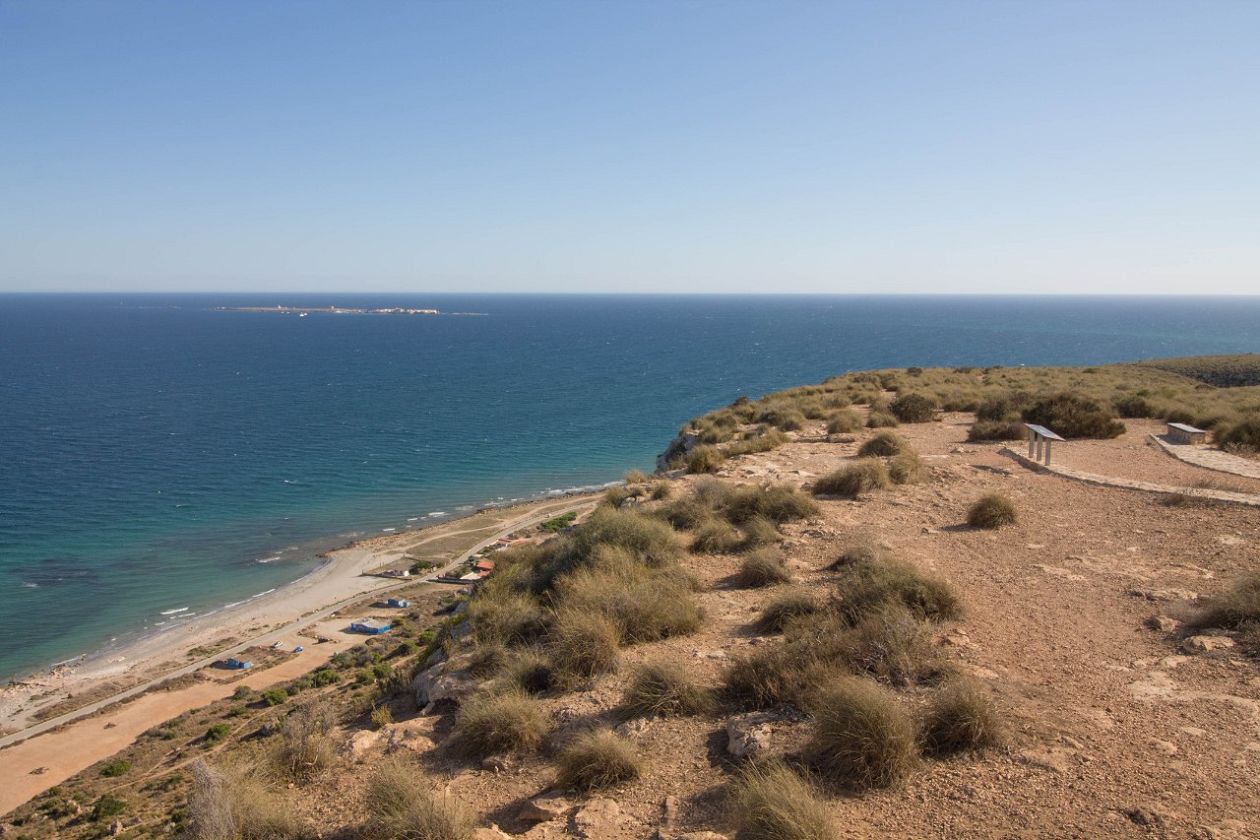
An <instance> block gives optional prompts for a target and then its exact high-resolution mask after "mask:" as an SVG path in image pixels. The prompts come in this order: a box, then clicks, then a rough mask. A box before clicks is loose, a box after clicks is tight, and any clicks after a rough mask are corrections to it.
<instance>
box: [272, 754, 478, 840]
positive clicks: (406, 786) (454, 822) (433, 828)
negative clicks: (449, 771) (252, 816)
mask: <svg viewBox="0 0 1260 840" xmlns="http://www.w3.org/2000/svg"><path fill="white" fill-rule="evenodd" d="M418 775H419V774H418V773H417V772H416V771H415V770H414V769H413V768H410V767H407V766H405V765H403V764H401V763H399V762H393V761H391V762H387V763H385V764H383V765H382V766H380V767H379V768H377V770H376V772H375V773H374V774H373V775H372V777H371V780H370V781H369V783H368V789H367V797H366V803H365V804H366V806H367V812H368V814H370V815H371V816H370V817H369V818H368V821H367V823H366V824H365V825H364V826H363V827H362V829H361V830H360V831H359V834H358V837H359V838H360V840H471V838H472V837H473V831H474V830H475V827H476V823H475V822H474V820H473V817H472V815H471V814H470V813H469V812H468V811H466V810H465V809H464V808H463V807H462V806H460V805H459V803H457V802H455V801H453V800H451V799H450V798H449V797H448V796H446V795H442V796H438V795H437V794H435V793H433V792H431V791H429V790H427V789H426V788H425V786H424V784H423V782H422V781H421V780H419V779H417V776H418ZM418 782H419V784H418ZM260 840H262V838H260Z"/></svg>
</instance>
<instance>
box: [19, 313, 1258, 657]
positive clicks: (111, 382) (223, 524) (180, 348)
mask: <svg viewBox="0 0 1260 840" xmlns="http://www.w3.org/2000/svg"><path fill="white" fill-rule="evenodd" d="M276 303H283V304H290V305H327V304H330V303H336V304H338V305H342V306H417V307H436V308H439V309H442V310H444V311H468V312H480V313H485V314H484V315H482V316H478V317H436V318H435V317H383V316H334V315H312V316H310V317H307V318H297V317H296V316H279V315H272V314H256V313H225V312H215V311H211V307H213V306H233V305H273V304H276ZM1256 350H1260V298H1248V299H1238V298H1233V299H1187V298H1179V299H1170V298H1160V299H1134V298H1104V299H1097V298H1093V299H1080V298H1077V299H1072V298H974V297H954V298H926V297H910V298H905V297H771V298H756V297H716V298H715V297H620V296H619V297H596V296H590V297H582V296H528V297H517V296H451V295H423V296H421V295H389V296H362V295H360V296H355V295H337V296H324V295H319V296H314V295H266V296H257V297H254V296H241V295H216V296H156V295H126V296H118V295H113V296H101V295H75V296H40V295H27V296H0V675H8V674H11V673H17V672H21V671H23V670H25V669H29V668H32V667H35V666H37V665H40V664H46V663H49V662H52V661H56V660H59V659H63V658H67V657H70V656H73V655H75V654H78V653H81V652H84V651H87V650H90V649H93V648H95V647H97V646H99V645H101V644H102V643H104V642H106V641H107V640H109V639H110V638H111V637H114V636H117V635H119V634H123V633H128V632H135V631H138V630H142V629H145V628H150V629H152V628H154V627H155V626H158V622H161V621H169V620H171V619H170V618H169V617H164V616H163V615H162V613H163V611H167V610H172V609H177V608H180V607H188V608H189V611H190V612H193V611H204V610H207V609H212V608H215V607H217V606H221V605H223V604H224V603H226V602H232V601H238V600H241V599H243V598H246V597H249V596H251V595H254V594H256V593H259V592H262V591H264V590H267V589H270V588H271V587H275V586H278V585H280V584H282V583H284V582H286V581H289V580H292V579H294V578H295V577H297V576H299V575H300V574H302V573H303V572H305V571H306V570H308V569H309V568H310V567H311V565H312V563H313V562H314V560H313V558H314V555H315V553H316V552H317V551H318V550H320V549H323V548H326V547H329V546H331V545H333V544H336V543H340V542H344V541H345V539H346V538H347V537H348V536H350V535H354V534H369V533H376V532H379V531H380V530H381V529H382V528H387V527H399V526H404V525H407V524H408V523H407V520H408V519H410V518H412V517H421V520H419V521H420V522H423V521H425V520H424V517H425V516H426V514H429V513H432V512H436V511H444V512H447V513H448V514H455V513H457V512H458V511H461V510H465V509H467V508H468V506H478V505H481V504H483V503H485V502H489V501H494V500H499V499H508V498H517V497H524V496H529V495H534V494H538V493H541V492H543V491H546V490H548V489H558V488H567V487H573V486H578V485H587V484H594V483H601V482H606V481H610V480H614V479H616V478H617V477H618V476H620V475H621V473H622V472H623V471H624V470H625V469H627V468H629V467H640V468H644V469H650V468H651V466H652V464H653V459H654V456H655V454H656V453H657V452H658V451H660V449H661V448H663V446H664V445H665V443H666V442H667V441H668V440H669V438H670V437H671V436H672V435H673V433H674V431H675V430H676V429H677V427H678V426H679V424H680V423H681V422H682V421H684V420H685V419H687V418H688V417H691V416H693V415H695V414H698V413H700V412H702V411H705V410H708V409H710V408H713V407H716V406H719V405H722V404H725V403H727V402H730V401H731V400H732V399H734V398H735V397H736V396H737V395H739V394H750V395H757V394H760V393H764V392H766V391H770V390H777V389H780V388H784V387H787V386H791V385H796V384H801V383H807V382H815V381H818V380H821V379H823V378H825V377H827V376H830V375H833V374H836V373H840V372H843V371H846V370H853V369H862V368H871V367H892V366H905V365H911V364H915V365H924V366H930V365H962V364H976V365H979V364H1006V365H1013V364H1091V363H1101V362H1109V361H1121V360H1131V359H1138V358H1150V357H1155V356H1170V355H1186V354H1197V353H1232V352H1244V351H1256ZM433 519H434V518H432V517H430V518H429V520H428V521H433ZM411 524H412V525H413V526H414V525H416V524H419V522H416V523H411ZM277 557H278V558H279V559H277V560H271V561H270V562H259V561H261V560H268V559H270V558H277Z"/></svg>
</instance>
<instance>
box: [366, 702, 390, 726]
mask: <svg viewBox="0 0 1260 840" xmlns="http://www.w3.org/2000/svg"><path fill="white" fill-rule="evenodd" d="M368 719H369V720H370V721H371V722H372V727H373V728H374V729H384V728H385V727H387V726H389V725H390V724H391V723H393V722H394V713H393V712H391V711H390V710H389V706H377V707H376V708H375V709H373V710H372V714H371V715H370V716H369V717H368Z"/></svg>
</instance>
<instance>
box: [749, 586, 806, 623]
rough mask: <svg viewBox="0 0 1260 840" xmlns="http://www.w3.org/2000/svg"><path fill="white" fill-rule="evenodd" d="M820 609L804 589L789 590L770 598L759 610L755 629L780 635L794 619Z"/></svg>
mask: <svg viewBox="0 0 1260 840" xmlns="http://www.w3.org/2000/svg"><path fill="white" fill-rule="evenodd" d="M820 609H822V605H821V604H820V603H819V602H818V600H817V599H816V598H815V597H814V596H813V595H812V594H810V593H809V592H808V591H807V590H804V589H790V590H788V591H787V592H783V593H781V594H780V595H777V596H775V597H774V598H771V599H770V601H768V602H767V603H766V605H765V606H764V607H762V608H761V615H760V617H759V618H758V619H757V628H758V629H759V630H761V631H762V632H764V633H780V632H782V631H783V628H784V627H786V626H787V623H788V622H789V621H791V620H793V619H795V618H800V617H801V616H804V615H810V614H812V613H816V612H818V611H819V610H820Z"/></svg>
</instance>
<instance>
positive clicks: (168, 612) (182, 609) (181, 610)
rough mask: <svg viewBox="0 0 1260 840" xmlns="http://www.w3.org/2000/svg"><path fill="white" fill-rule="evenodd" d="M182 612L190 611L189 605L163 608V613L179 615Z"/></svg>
mask: <svg viewBox="0 0 1260 840" xmlns="http://www.w3.org/2000/svg"><path fill="white" fill-rule="evenodd" d="M182 612H188V607H176V608H175V609H173V610H162V615H178V614H179V613H182Z"/></svg>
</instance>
